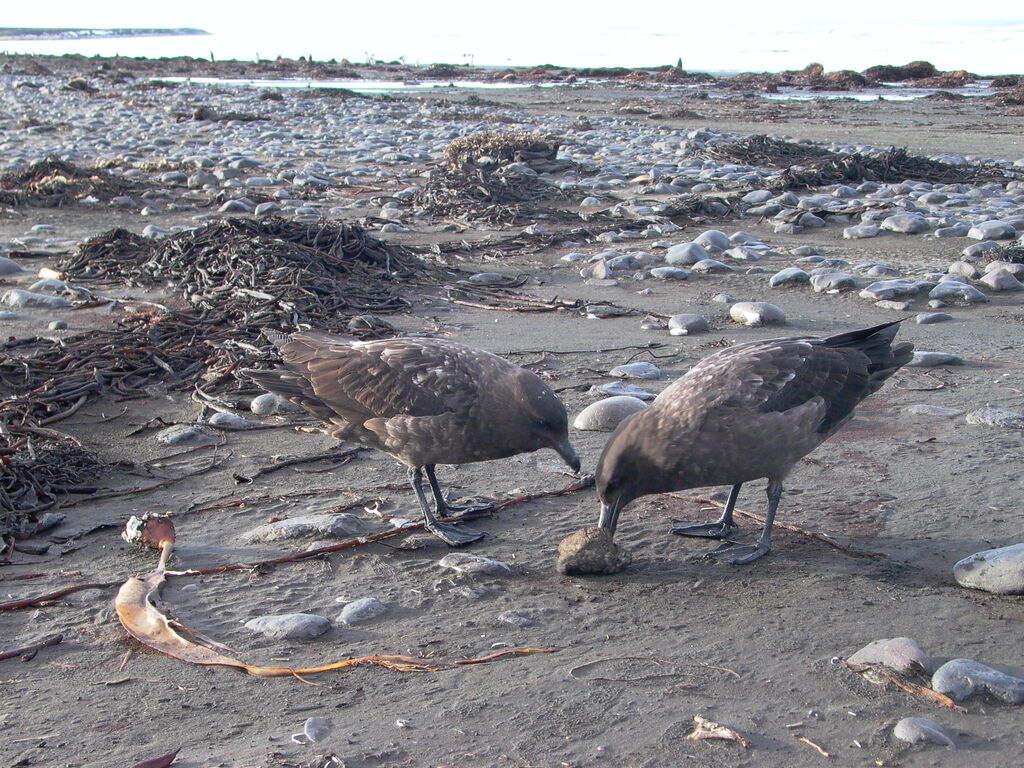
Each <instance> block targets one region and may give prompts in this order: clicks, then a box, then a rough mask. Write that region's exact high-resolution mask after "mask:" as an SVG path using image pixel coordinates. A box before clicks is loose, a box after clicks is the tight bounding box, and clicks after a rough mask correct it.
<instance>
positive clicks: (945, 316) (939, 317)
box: [914, 312, 953, 325]
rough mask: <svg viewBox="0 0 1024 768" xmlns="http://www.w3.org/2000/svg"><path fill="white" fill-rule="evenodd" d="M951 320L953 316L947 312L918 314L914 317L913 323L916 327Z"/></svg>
mask: <svg viewBox="0 0 1024 768" xmlns="http://www.w3.org/2000/svg"><path fill="white" fill-rule="evenodd" d="M952 319H953V316H952V315H951V314H949V313H947V312H919V313H918V314H917V315H916V316H915V317H914V322H915V323H917V324H918V325H932V324H934V323H945V322H949V321H950V320H952Z"/></svg>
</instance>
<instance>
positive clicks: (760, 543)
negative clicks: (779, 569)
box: [704, 480, 782, 565]
mask: <svg viewBox="0 0 1024 768" xmlns="http://www.w3.org/2000/svg"><path fill="white" fill-rule="evenodd" d="M765 493H766V494H767V495H768V510H767V511H766V512H765V515H764V528H762V529H761V536H760V538H759V539H758V540H757V544H735V543H733V542H728V543H726V544H723V545H722V546H720V547H719V548H718V549H713V550H711V551H710V552H708V553H707V554H706V555H704V557H724V558H726V559H727V560H728V561H729V562H730V563H732V564H733V565H746V564H747V563H752V562H754V561H755V560H757V559H758V558H761V557H764V556H765V555H767V554H768V552H769V551H770V550H771V548H772V525H773V524H774V522H775V510H776V509H778V507H779V499H781V498H782V483H780V482H779V481H778V480H769V481H768V487H767V488H766V489H765ZM733 555H736V557H733Z"/></svg>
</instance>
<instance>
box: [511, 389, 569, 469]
mask: <svg viewBox="0 0 1024 768" xmlns="http://www.w3.org/2000/svg"><path fill="white" fill-rule="evenodd" d="M527 373H529V372H527ZM521 404H522V409H521V410H522V412H523V414H524V416H525V419H524V425H525V428H526V429H527V430H528V431H529V434H530V439H531V441H532V442H533V444H534V446H535V448H534V450H536V449H539V448H551V449H553V450H554V451H555V452H556V453H557V454H558V455H559V456H561V457H562V460H563V461H565V463H566V464H568V465H569V467H571V468H572V470H573V472H579V471H580V457H579V456H578V455H577V453H576V449H575V448H573V446H572V443H571V442H569V416H568V414H567V413H566V412H565V406H564V405H562V401H561V400H559V399H558V395H556V394H555V393H554V392H552V391H551V390H550V389H549V388H548V387H547V385H546V384H544V382H542V381H541V380H540V379H539V378H537V377H536V376H535V375H534V374H531V375H530V377H525V380H524V382H523V386H522V388H521Z"/></svg>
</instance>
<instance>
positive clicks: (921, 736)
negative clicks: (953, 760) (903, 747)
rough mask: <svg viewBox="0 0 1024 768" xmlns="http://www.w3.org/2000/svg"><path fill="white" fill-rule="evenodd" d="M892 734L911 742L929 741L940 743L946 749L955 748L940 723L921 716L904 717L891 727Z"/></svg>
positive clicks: (901, 739)
mask: <svg viewBox="0 0 1024 768" xmlns="http://www.w3.org/2000/svg"><path fill="white" fill-rule="evenodd" d="M892 735H893V736H895V737H896V738H897V739H899V740H900V741H908V742H910V743H911V744H918V743H920V742H931V743H932V744H941V745H942V746H944V747H945V748H946V749H956V745H955V744H954V743H953V740H952V739H951V738H949V736H947V735H946V732H945V731H944V730H942V726H941V725H939V724H938V723H936V722H935V721H934V720H925V719H924V718H923V717H904V718H903V719H902V720H900V721H899V722H898V723H896V725H895V726H894V727H893V729H892Z"/></svg>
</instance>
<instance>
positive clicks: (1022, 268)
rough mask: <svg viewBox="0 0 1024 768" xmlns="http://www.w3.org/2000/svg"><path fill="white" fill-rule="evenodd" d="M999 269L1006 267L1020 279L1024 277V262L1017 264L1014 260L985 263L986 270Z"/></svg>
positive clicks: (1005, 268)
mask: <svg viewBox="0 0 1024 768" xmlns="http://www.w3.org/2000/svg"><path fill="white" fill-rule="evenodd" d="M997 269H1004V270H1006V271H1007V272H1009V273H1010V274H1011V275H1013V276H1014V277H1016V278H1017V279H1018V280H1020V279H1021V278H1024V264H1017V263H1015V262H1012V261H1000V260H998V259H997V260H996V261H990V262H989V263H988V264H986V265H985V271H986V272H994V271H995V270H997Z"/></svg>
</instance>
